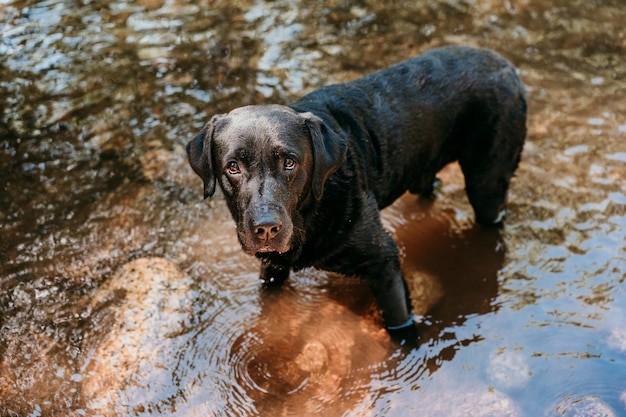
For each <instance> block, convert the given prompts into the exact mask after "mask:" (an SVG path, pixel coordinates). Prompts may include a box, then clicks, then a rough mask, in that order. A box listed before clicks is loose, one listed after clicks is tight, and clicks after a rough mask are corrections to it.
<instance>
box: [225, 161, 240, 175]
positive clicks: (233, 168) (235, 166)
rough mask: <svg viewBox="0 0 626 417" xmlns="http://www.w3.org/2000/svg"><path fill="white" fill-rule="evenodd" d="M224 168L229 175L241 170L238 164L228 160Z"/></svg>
mask: <svg viewBox="0 0 626 417" xmlns="http://www.w3.org/2000/svg"><path fill="white" fill-rule="evenodd" d="M226 170H227V171H228V173H229V174H231V175H236V174H239V173H240V172H241V170H240V169H239V164H238V163H237V162H235V161H230V162H229V163H228V165H226Z"/></svg>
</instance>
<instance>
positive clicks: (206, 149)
mask: <svg viewBox="0 0 626 417" xmlns="http://www.w3.org/2000/svg"><path fill="white" fill-rule="evenodd" d="M220 117H221V115H216V116H213V117H212V118H211V121H209V123H207V124H206V125H205V126H204V128H202V130H201V131H200V133H198V134H197V135H196V137H195V138H193V139H192V140H191V142H189V143H188V144H187V157H188V158H189V165H191V168H193V170H194V171H195V173H196V174H198V175H199V176H200V178H202V181H203V182H204V198H207V197H211V196H213V194H215V175H214V174H213V162H212V160H213V158H212V147H213V131H214V129H215V124H216V122H217V121H218V120H219V118H220Z"/></svg>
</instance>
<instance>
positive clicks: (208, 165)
mask: <svg viewBox="0 0 626 417" xmlns="http://www.w3.org/2000/svg"><path fill="white" fill-rule="evenodd" d="M345 153H346V142H345V140H344V139H343V138H342V137H340V136H339V135H337V134H336V133H334V132H333V131H332V130H331V129H330V128H328V127H327V126H326V124H325V123H324V122H323V121H322V120H321V119H320V118H319V117H317V116H315V115H314V114H312V113H298V112H296V111H294V110H293V109H291V108H289V107H286V106H280V105H261V106H246V107H241V108H238V109H235V110H233V111H231V112H230V113H228V114H226V115H217V116H214V117H213V118H212V119H211V121H210V122H209V123H207V125H206V126H205V127H204V128H203V129H202V131H201V132H200V133H199V134H198V135H197V136H196V137H195V138H194V139H193V140H192V141H191V142H189V144H188V145H187V155H188V157H189V163H190V164H191V167H192V168H193V170H194V171H195V172H196V173H197V174H198V175H199V176H200V177H201V178H202V180H203V181H204V197H205V198H207V197H210V196H212V195H213V194H214V193H215V188H216V182H219V184H220V186H221V188H222V191H223V193H224V196H225V198H226V202H227V204H228V207H229V209H230V212H231V213H232V215H233V218H234V220H235V222H236V223H237V234H238V237H239V241H240V242H241V245H242V247H243V249H244V251H245V252H246V253H248V254H263V253H268V252H278V253H285V252H288V251H289V250H290V249H291V248H292V246H293V244H294V240H297V239H302V236H300V237H294V234H296V235H297V234H298V233H300V234H301V233H303V231H302V230H301V227H300V226H301V224H302V218H301V216H300V211H301V210H302V208H303V206H304V205H305V204H306V203H307V202H308V201H310V200H311V199H315V200H318V201H319V200H321V199H322V196H323V193H324V183H325V182H326V180H327V179H328V177H329V176H330V175H331V174H332V173H333V172H335V171H336V170H337V169H338V168H339V166H340V165H341V163H342V162H343V161H344V159H345ZM294 226H295V227H294ZM294 231H297V232H298V233H294Z"/></svg>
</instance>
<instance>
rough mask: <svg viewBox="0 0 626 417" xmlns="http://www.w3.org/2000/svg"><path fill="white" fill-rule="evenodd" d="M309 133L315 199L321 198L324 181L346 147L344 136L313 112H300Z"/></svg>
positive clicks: (336, 168)
mask: <svg viewBox="0 0 626 417" xmlns="http://www.w3.org/2000/svg"><path fill="white" fill-rule="evenodd" d="M300 115H301V116H302V117H303V118H304V123H305V124H306V126H307V127H308V128H309V131H310V133H311V142H312V146H311V147H312V149H313V178H312V188H313V195H314V196H315V199H316V200H321V199H322V194H323V193H324V183H325V182H326V180H327V179H328V177H330V175H331V174H332V173H334V172H335V171H337V170H338V169H339V167H340V166H341V164H342V163H343V162H344V161H345V159H346V150H347V148H348V146H347V144H346V140H345V138H343V137H342V136H340V135H338V134H337V133H335V131H333V130H332V129H331V128H329V127H328V126H327V125H326V123H324V121H323V120H322V119H320V118H319V117H317V116H316V115H314V114H313V113H309V112H307V113H300Z"/></svg>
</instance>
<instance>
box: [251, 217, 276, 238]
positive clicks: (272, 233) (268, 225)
mask: <svg viewBox="0 0 626 417" xmlns="http://www.w3.org/2000/svg"><path fill="white" fill-rule="evenodd" d="M282 228H283V226H282V225H281V224H280V222H278V221H277V220H276V219H273V218H269V217H266V218H263V219H260V221H257V222H255V224H254V226H253V229H252V230H253V231H254V234H255V236H256V237H257V239H259V240H261V241H265V242H267V241H270V240H272V239H274V238H275V237H276V236H277V235H278V233H279V232H280V229H282Z"/></svg>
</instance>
